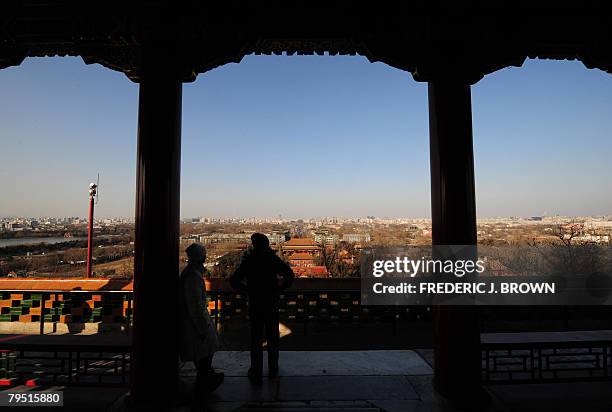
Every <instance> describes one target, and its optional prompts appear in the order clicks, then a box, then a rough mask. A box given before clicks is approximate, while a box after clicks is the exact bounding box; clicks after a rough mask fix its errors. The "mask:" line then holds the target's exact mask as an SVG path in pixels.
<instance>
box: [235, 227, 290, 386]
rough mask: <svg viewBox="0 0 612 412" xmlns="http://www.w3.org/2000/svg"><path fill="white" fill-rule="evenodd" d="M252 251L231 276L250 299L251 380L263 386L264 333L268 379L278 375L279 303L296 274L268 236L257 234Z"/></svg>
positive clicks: (236, 285)
mask: <svg viewBox="0 0 612 412" xmlns="http://www.w3.org/2000/svg"><path fill="white" fill-rule="evenodd" d="M251 242H252V244H253V246H252V248H251V249H249V250H248V251H247V252H245V254H244V255H243V258H242V261H241V262H240V265H239V266H238V268H237V269H236V271H235V272H234V274H233V275H232V276H231V277H230V283H231V285H232V287H233V288H234V289H235V290H236V291H239V292H244V293H246V294H247V295H248V299H249V319H250V326H251V367H250V369H249V373H248V376H249V379H250V380H251V381H252V382H254V383H258V384H259V383H261V379H262V378H261V377H262V374H263V349H262V346H263V341H264V330H265V337H266V339H267V342H268V376H269V377H270V378H274V377H276V376H278V350H279V348H278V345H279V340H280V335H279V331H278V326H279V322H278V302H279V295H280V292H281V291H282V290H284V289H286V288H288V287H289V286H291V284H292V283H293V279H294V277H295V276H294V274H293V271H292V270H291V268H290V267H289V265H288V264H287V263H285V262H283V261H282V260H281V259H280V258H279V257H278V256H277V255H276V253H275V252H274V250H272V249H271V248H270V241H269V240H268V238H267V236H265V235H263V234H261V233H254V234H253V235H252V236H251Z"/></svg>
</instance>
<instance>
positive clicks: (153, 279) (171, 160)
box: [131, 59, 182, 410]
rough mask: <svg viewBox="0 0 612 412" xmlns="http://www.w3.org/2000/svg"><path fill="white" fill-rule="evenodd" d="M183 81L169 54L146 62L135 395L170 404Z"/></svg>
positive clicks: (140, 155)
mask: <svg viewBox="0 0 612 412" xmlns="http://www.w3.org/2000/svg"><path fill="white" fill-rule="evenodd" d="M181 93H182V83H181V81H180V80H179V78H178V76H176V75H174V74H173V71H172V70H170V69H169V68H168V67H165V66H164V64H163V59H159V61H155V60H154V59H152V61H151V62H150V64H147V62H146V61H145V64H144V65H143V71H142V75H141V80H140V97H139V110H138V149H137V163H138V164H137V175H136V239H135V244H134V249H135V250H134V329H133V351H132V362H131V368H132V374H131V389H132V400H133V401H134V402H135V403H137V404H155V410H163V409H165V408H166V409H167V408H168V405H170V404H171V403H172V402H173V401H174V399H175V397H176V387H177V385H176V381H177V378H178V328H177V321H176V316H177V315H176V313H175V311H176V308H177V307H178V274H179V267H178V265H179V205H180V159H181Z"/></svg>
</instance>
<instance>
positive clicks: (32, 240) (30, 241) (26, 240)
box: [0, 237, 85, 247]
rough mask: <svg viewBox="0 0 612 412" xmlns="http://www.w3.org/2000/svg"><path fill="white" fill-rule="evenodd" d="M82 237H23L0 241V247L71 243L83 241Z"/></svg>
mask: <svg viewBox="0 0 612 412" xmlns="http://www.w3.org/2000/svg"><path fill="white" fill-rule="evenodd" d="M83 239H85V238H84V237H23V238H15V239H0V247H7V246H20V245H35V244H37V243H48V244H53V243H62V242H71V241H73V240H83Z"/></svg>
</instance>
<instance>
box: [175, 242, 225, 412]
mask: <svg viewBox="0 0 612 412" xmlns="http://www.w3.org/2000/svg"><path fill="white" fill-rule="evenodd" d="M185 252H186V253H187V259H188V264H187V267H185V269H184V270H183V272H182V273H181V277H180V288H179V291H180V296H179V315H180V316H179V355H180V358H181V360H182V361H183V362H186V361H192V362H193V363H194V364H195V366H196V369H197V375H196V383H195V393H194V400H193V404H192V410H193V411H203V410H205V409H204V400H205V397H206V394H207V392H210V391H212V390H214V389H216V388H217V387H218V386H219V385H220V384H221V382H222V381H223V374H222V373H216V372H214V370H213V369H212V359H213V355H214V353H215V351H216V350H217V348H218V347H219V339H218V337H217V330H216V327H215V323H214V322H213V320H212V319H211V317H210V314H209V313H208V308H207V297H206V286H205V283H204V273H205V271H206V269H205V268H204V262H205V261H206V249H205V248H204V246H202V245H200V244H198V243H193V244H191V245H189V247H188V248H187V249H186V250H185Z"/></svg>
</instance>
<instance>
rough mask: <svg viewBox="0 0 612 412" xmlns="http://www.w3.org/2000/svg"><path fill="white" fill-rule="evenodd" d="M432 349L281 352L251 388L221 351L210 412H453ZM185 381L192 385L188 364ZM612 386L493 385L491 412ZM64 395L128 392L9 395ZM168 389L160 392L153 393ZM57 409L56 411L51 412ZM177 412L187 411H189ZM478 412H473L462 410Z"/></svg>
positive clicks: (108, 405)
mask: <svg viewBox="0 0 612 412" xmlns="http://www.w3.org/2000/svg"><path fill="white" fill-rule="evenodd" d="M428 355H429V353H428V351H419V353H417V352H414V351H410V350H388V351H387V350H383V351H284V352H281V360H280V363H281V370H280V377H279V378H278V379H274V380H267V379H265V380H264V383H263V385H261V386H255V385H252V384H251V383H250V382H249V381H248V379H247V378H246V371H247V369H248V364H249V355H248V352H243V351H221V352H218V353H217V354H216V355H215V360H214V365H215V367H217V368H218V369H220V370H223V371H224V372H225V374H226V379H225V382H224V383H223V385H221V387H219V388H218V389H217V391H215V392H214V393H213V394H212V396H211V398H210V402H209V410H210V411H212V412H231V411H236V412H263V411H272V412H309V411H317V412H339V411H344V412H452V411H456V410H457V409H454V408H452V407H451V406H449V405H448V404H447V403H445V402H444V401H443V400H442V399H441V398H440V397H438V396H436V395H435V393H434V391H433V386H432V370H431V367H430V366H429V364H428V362H427V361H425V359H427V358H428ZM181 375H182V377H183V379H184V380H185V381H187V382H192V381H193V378H194V375H195V370H194V369H193V365H192V364H191V363H186V364H184V365H182V368H181ZM611 386H612V383H610V382H593V383H587V382H579V383H562V384H561V383H558V384H528V385H525V384H523V385H504V386H501V385H500V386H491V387H488V388H487V391H488V392H489V393H490V394H491V397H492V403H491V406H490V408H489V411H490V412H498V411H499V412H518V411H530V412H531V411H533V412H535V411H537V412H549V411H550V412H553V411H554V412H565V411H568V412H569V411H572V412H576V411H580V412H610V411H612V390H610V388H611ZM49 390H61V391H63V392H64V399H65V402H64V408H63V409H62V410H65V411H85V410H86V411H92V412H97V411H109V410H110V411H126V410H127V408H126V407H125V404H124V402H123V399H124V398H125V395H126V392H127V389H126V388H105V387H93V388H91V387H88V388H86V387H44V388H41V387H34V388H30V387H24V386H19V387H14V388H10V389H7V390H4V391H1V392H7V391H12V392H15V391H49ZM155 390H163V388H161V387H160V388H152V393H153V391H155ZM49 410H59V408H49ZM176 410H177V411H188V410H189V408H188V407H187V406H183V407H177V408H176ZM464 411H467V412H473V410H471V409H470V408H467V409H464Z"/></svg>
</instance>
